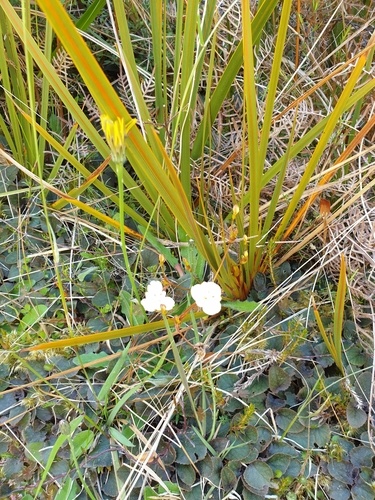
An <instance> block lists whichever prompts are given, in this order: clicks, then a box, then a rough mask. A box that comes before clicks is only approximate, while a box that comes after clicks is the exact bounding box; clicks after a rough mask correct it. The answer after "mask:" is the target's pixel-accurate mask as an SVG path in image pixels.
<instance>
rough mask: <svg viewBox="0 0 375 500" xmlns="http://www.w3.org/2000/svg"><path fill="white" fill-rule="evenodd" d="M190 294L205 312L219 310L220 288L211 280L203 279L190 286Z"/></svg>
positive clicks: (211, 313) (210, 313)
mask: <svg viewBox="0 0 375 500" xmlns="http://www.w3.org/2000/svg"><path fill="white" fill-rule="evenodd" d="M190 292H191V296H192V297H193V299H194V300H195V302H196V303H197V306H198V307H201V308H202V309H203V311H204V312H205V313H206V314H209V315H213V314H217V313H218V312H220V310H221V288H220V287H219V285H217V284H216V283H213V282H212V281H210V282H207V281H204V282H203V283H201V284H200V285H194V286H192V287H191V290H190Z"/></svg>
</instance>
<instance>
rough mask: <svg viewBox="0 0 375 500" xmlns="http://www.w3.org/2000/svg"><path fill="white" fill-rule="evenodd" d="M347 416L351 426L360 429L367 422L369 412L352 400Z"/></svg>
mask: <svg viewBox="0 0 375 500" xmlns="http://www.w3.org/2000/svg"><path fill="white" fill-rule="evenodd" d="M346 418H347V420H348V424H349V425H350V427H353V429H358V428H359V427H362V425H364V424H365V423H366V422H367V413H366V412H365V411H364V410H362V408H358V407H357V406H356V403H355V402H350V403H348V405H347V407H346Z"/></svg>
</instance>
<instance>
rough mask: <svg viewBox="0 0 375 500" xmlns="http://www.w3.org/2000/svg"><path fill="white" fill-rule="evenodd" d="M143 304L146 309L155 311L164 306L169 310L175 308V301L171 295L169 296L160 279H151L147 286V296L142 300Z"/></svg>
mask: <svg viewBox="0 0 375 500" xmlns="http://www.w3.org/2000/svg"><path fill="white" fill-rule="evenodd" d="M141 304H142V306H143V307H144V308H145V310H146V311H148V312H155V311H160V310H161V308H162V306H164V307H165V309H166V310H167V311H169V310H170V309H173V307H174V304H175V302H174V300H173V299H172V298H171V297H167V294H166V293H165V291H164V290H163V285H162V283H161V282H160V281H150V283H149V284H148V286H147V290H146V293H145V298H144V299H142V300H141Z"/></svg>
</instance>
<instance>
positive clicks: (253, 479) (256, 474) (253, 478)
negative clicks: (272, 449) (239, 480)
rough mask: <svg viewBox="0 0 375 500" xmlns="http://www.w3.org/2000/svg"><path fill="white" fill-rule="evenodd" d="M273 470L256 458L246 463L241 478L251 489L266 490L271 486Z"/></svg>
mask: <svg viewBox="0 0 375 500" xmlns="http://www.w3.org/2000/svg"><path fill="white" fill-rule="evenodd" d="M273 477H274V474H273V470H272V469H271V467H270V466H269V465H267V464H266V463H265V462H261V461H259V460H257V461H256V462H253V463H252V464H250V465H248V466H247V467H246V469H245V472H244V473H243V479H244V481H245V482H246V485H247V486H248V487H249V488H250V489H251V490H253V489H254V490H258V491H264V490H266V491H268V488H269V487H270V486H272V482H271V480H272V478H273Z"/></svg>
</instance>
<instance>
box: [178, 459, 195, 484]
mask: <svg viewBox="0 0 375 500" xmlns="http://www.w3.org/2000/svg"><path fill="white" fill-rule="evenodd" d="M176 470H177V475H178V477H179V478H180V479H181V481H183V482H184V483H185V484H187V485H189V486H192V485H193V484H194V483H195V478H196V472H195V470H194V467H193V466H192V465H190V464H189V465H185V464H177V467H176Z"/></svg>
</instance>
